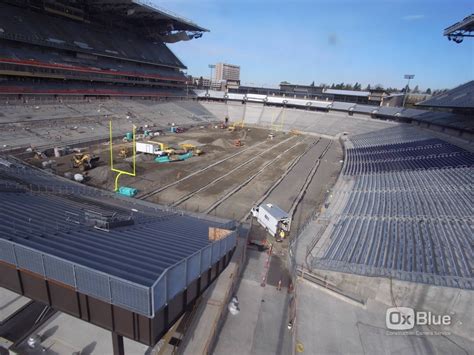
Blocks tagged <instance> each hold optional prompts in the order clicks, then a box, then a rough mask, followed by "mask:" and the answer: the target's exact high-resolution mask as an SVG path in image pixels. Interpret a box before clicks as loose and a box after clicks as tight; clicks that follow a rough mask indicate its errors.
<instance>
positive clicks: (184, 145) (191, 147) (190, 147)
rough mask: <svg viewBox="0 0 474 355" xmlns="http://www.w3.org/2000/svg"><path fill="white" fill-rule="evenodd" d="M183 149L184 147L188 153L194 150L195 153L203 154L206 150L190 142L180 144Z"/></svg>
mask: <svg viewBox="0 0 474 355" xmlns="http://www.w3.org/2000/svg"><path fill="white" fill-rule="evenodd" d="M179 146H180V147H181V148H182V149H184V151H185V152H186V153H188V152H193V154H194V155H201V154H203V153H204V152H203V151H202V150H201V149H199V148H198V147H196V146H195V145H193V144H188V143H185V144H180V145H179Z"/></svg>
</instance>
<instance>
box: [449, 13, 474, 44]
mask: <svg viewBox="0 0 474 355" xmlns="http://www.w3.org/2000/svg"><path fill="white" fill-rule="evenodd" d="M471 32H474V14H472V15H469V16H467V17H465V18H464V19H463V20H462V21H459V22H456V23H455V24H454V25H451V26H449V27H448V28H446V29H445V30H444V33H443V34H444V35H445V36H448V39H449V40H451V38H453V39H454V40H455V41H456V38H457V37H472V36H474V35H473V34H472V33H471ZM460 42H462V41H459V42H458V43H460Z"/></svg>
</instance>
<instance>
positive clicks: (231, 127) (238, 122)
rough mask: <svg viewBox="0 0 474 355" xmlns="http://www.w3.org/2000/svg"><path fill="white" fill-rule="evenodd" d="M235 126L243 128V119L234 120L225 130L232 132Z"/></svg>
mask: <svg viewBox="0 0 474 355" xmlns="http://www.w3.org/2000/svg"><path fill="white" fill-rule="evenodd" d="M237 128H244V120H241V121H237V122H234V123H233V124H232V126H230V127H229V128H228V129H227V130H228V131H229V132H234V131H235V130H236V129H237Z"/></svg>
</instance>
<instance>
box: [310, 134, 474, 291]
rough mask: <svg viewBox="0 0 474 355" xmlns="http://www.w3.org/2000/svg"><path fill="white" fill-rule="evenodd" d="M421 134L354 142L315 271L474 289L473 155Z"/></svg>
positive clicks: (378, 136)
mask: <svg viewBox="0 0 474 355" xmlns="http://www.w3.org/2000/svg"><path fill="white" fill-rule="evenodd" d="M419 133H420V132H419V131H416V130H413V131H410V130H406V128H404V127H393V128H389V129H386V130H382V131H379V132H377V133H366V134H361V135H359V136H354V137H352V138H351V143H352V145H353V146H354V148H350V149H347V150H346V159H345V162H344V169H343V173H342V175H341V179H342V180H343V181H347V182H351V184H349V185H346V186H350V189H349V190H345V191H339V192H338V191H335V193H336V194H339V195H340V194H344V196H345V201H346V203H345V205H343V206H342V208H340V209H339V210H337V209H335V208H334V209H333V210H331V208H330V209H329V211H328V213H326V215H327V216H329V218H330V220H331V226H332V228H328V230H327V233H326V234H325V236H324V237H323V238H321V241H320V242H319V244H318V245H317V248H315V249H314V250H315V251H316V253H315V255H313V259H312V260H311V266H312V267H313V268H316V269H318V268H319V269H329V270H334V271H340V272H348V273H355V274H360V275H366V276H383V277H393V278H397V279H400V280H405V281H412V282H421V283H428V284H434V285H440V286H448V287H458V288H464V289H474V271H473V270H474V261H473V260H474V248H473V245H474V239H473V235H474V231H473V220H474V218H473V216H474V204H473V202H474V199H473V196H474V195H473V187H474V169H473V165H474V155H473V153H472V152H469V151H466V150H464V149H462V148H460V147H458V146H456V145H453V144H450V143H448V142H445V141H443V140H440V139H436V138H432V137H431V138H430V137H427V136H425V135H422V134H421V135H420V134H419ZM339 207H340V206H339Z"/></svg>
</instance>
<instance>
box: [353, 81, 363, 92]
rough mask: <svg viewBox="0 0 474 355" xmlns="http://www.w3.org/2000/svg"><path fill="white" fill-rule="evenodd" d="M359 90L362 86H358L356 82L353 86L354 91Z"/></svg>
mask: <svg viewBox="0 0 474 355" xmlns="http://www.w3.org/2000/svg"><path fill="white" fill-rule="evenodd" d="M361 89H362V85H361V84H359V83H358V82H356V83H355V84H354V90H357V91H360V90H361Z"/></svg>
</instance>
